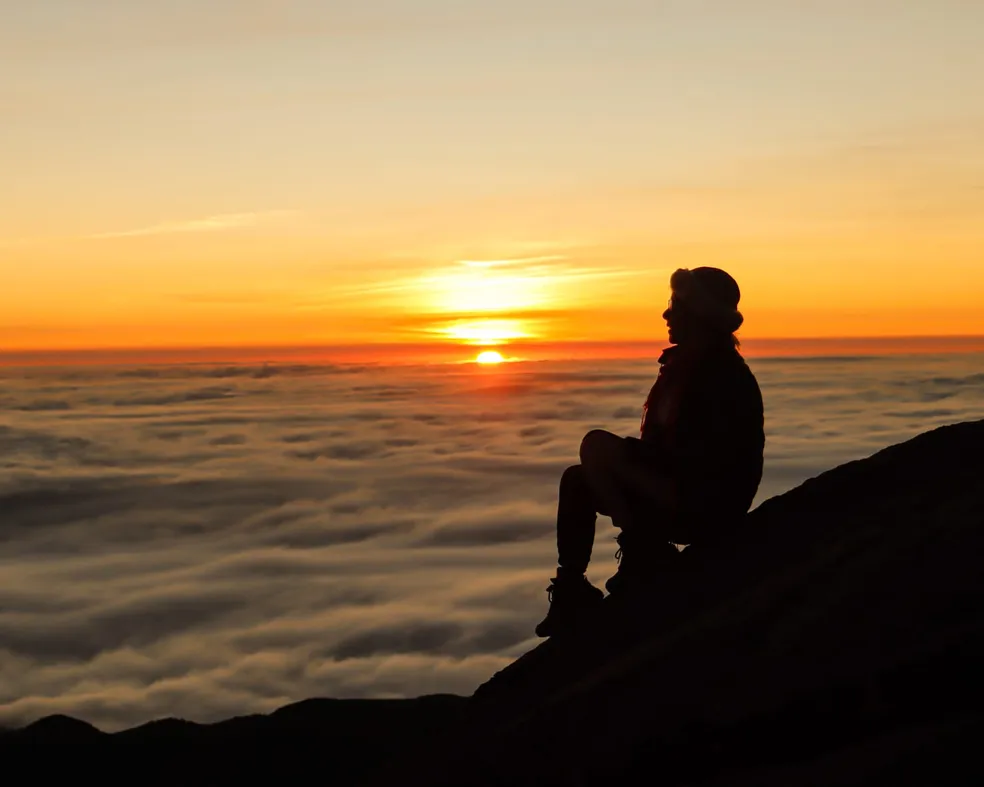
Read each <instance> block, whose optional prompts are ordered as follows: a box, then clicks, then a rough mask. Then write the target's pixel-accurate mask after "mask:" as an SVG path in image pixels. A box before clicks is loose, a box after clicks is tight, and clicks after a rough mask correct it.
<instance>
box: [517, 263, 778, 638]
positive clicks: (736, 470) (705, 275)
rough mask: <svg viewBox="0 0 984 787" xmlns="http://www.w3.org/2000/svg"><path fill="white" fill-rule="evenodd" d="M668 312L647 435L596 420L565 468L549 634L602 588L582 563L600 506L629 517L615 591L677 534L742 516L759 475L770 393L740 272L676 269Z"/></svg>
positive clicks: (663, 560)
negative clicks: (753, 350) (753, 348)
mask: <svg viewBox="0 0 984 787" xmlns="http://www.w3.org/2000/svg"><path fill="white" fill-rule="evenodd" d="M670 288H671V292H672V296H671V298H670V301H669V305H668V308H667V309H666V311H665V312H663V319H664V320H666V325H667V327H668V329H669V340H670V344H671V345H673V346H671V347H669V348H667V349H666V350H664V351H663V353H662V355H661V356H660V357H659V364H660V368H659V373H658V375H657V377H656V382H655V384H654V385H653V387H652V389H651V390H650V392H649V396H648V397H647V399H646V402H645V404H644V405H643V411H642V423H641V426H640V438H641V439H640V438H634V437H619V436H618V435H615V434H612V433H611V432H606V431H602V430H600V429H596V430H594V431H591V432H589V433H588V434H587V435H585V436H584V439H583V440H582V442H581V450H580V458H581V463H580V464H578V465H574V466H572V467H568V468H567V470H566V471H564V474H563V477H562V478H561V480H560V499H559V503H558V507H557V552H558V563H559V566H558V568H557V575H556V576H555V577H554V578H553V579H552V580H551V583H550V587H549V588H547V593H548V597H549V599H550V611H549V613H548V614H547V617H546V618H545V619H544V620H543V621H542V622H541V623H540V624H539V625H538V626H537V627H536V633H537V634H538V635H539V636H541V637H549V636H551V635H553V634H556V633H557V632H558V631H560V630H562V629H564V628H565V627H567V626H569V625H570V624H571V623H572V622H574V621H575V620H577V619H578V618H579V617H580V616H581V615H583V614H584V613H585V612H587V611H589V610H591V609H592V608H594V607H595V606H596V605H597V604H598V603H599V602H600V601H601V600H602V598H603V597H604V593H602V591H601V590H600V589H599V588H596V587H595V586H594V585H592V584H591V583H590V582H589V581H588V579H587V577H585V571H586V570H587V567H588V562H589V561H590V559H591V549H592V547H593V545H594V536H595V521H596V519H597V514H603V515H607V516H610V517H611V519H612V523H613V524H614V525H615V526H616V527H619V528H621V531H622V532H621V533H620V534H619V535H618V538H617V540H618V544H619V550H618V552H617V553H616V559H617V560H618V572H617V573H616V574H615V576H613V577H612V578H611V579H609V580H608V581H607V582H606V583H605V586H606V588H607V589H608V591H609V593H611V594H619V595H621V594H623V593H627V592H631V590H632V589H633V588H638V587H642V586H644V585H645V583H646V582H647V581H648V580H650V579H651V578H652V577H653V576H654V575H658V573H659V571H660V569H661V567H665V566H666V565H667V562H668V561H672V560H674V559H679V554H680V553H679V550H678V549H677V547H676V546H674V545H675V544H688V545H693V544H704V543H708V542H710V541H713V540H714V539H715V538H716V537H717V536H719V535H720V534H723V533H726V532H727V531H729V530H732V529H733V528H734V527H735V526H737V525H738V524H740V522H741V520H742V518H743V517H744V515H745V514H746V513H747V512H748V509H749V508H750V507H751V504H752V500H753V498H754V497H755V493H756V491H757V490H758V486H759V482H760V481H761V479H762V453H763V449H764V445H765V433H764V417H763V407H762V394H761V392H760V391H759V386H758V383H757V382H756V380H755V376H754V375H753V374H752V372H751V370H750V369H749V368H748V366H747V365H746V364H745V360H744V359H743V358H742V356H741V355H740V353H739V352H738V347H739V343H738V339H737V337H736V336H735V331H737V330H738V328H739V327H740V326H741V324H742V322H743V319H744V318H743V317H742V315H741V313H740V312H739V311H738V301H739V300H740V299H741V292H740V290H739V289H738V284H737V282H735V280H734V279H733V278H732V277H731V276H729V275H728V274H727V273H725V272H724V271H722V270H719V269H718V268H695V269H693V270H688V269H685V268H683V269H680V270H677V271H676V272H675V273H674V274H673V276H672V277H671V278H670Z"/></svg>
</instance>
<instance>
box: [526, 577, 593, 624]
mask: <svg viewBox="0 0 984 787" xmlns="http://www.w3.org/2000/svg"><path fill="white" fill-rule="evenodd" d="M557 574H558V576H556V577H554V578H553V579H551V580H550V587H548V588H547V599H548V600H549V601H550V610H549V611H548V612H547V616H546V617H545V618H544V619H543V620H541V621H540V623H539V625H538V626H537V627H536V635H537V636H538V637H552V636H554V635H555V634H557V633H559V632H561V631H564V630H567V629H569V628H571V627H572V626H573V625H574V624H575V623H576V622H577V621H578V620H580V619H581V618H583V617H584V616H585V615H586V614H587V613H589V612H591V610H593V609H596V608H597V607H598V604H600V603H601V600H602V599H603V598H604V597H605V594H604V593H603V592H602V591H601V590H600V589H599V588H596V587H595V586H594V585H592V584H591V583H590V582H589V581H588V578H587V577H586V576H584V574H581V576H579V577H569V578H568V577H564V576H563V575H562V574H561V572H560V571H558V572H557Z"/></svg>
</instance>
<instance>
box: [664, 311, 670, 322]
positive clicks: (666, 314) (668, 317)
mask: <svg viewBox="0 0 984 787" xmlns="http://www.w3.org/2000/svg"><path fill="white" fill-rule="evenodd" d="M663 319H664V320H666V321H667V322H669V321H670V310H669V309H667V310H666V311H665V312H663Z"/></svg>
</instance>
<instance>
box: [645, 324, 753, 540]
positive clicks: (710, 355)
mask: <svg viewBox="0 0 984 787" xmlns="http://www.w3.org/2000/svg"><path fill="white" fill-rule="evenodd" d="M671 353H676V354H677V356H678V357H677V358H673V359H672V360H664V368H665V369H666V370H667V372H668V375H667V376H673V374H674V372H673V371H671V370H672V369H673V367H674V366H676V365H677V363H679V364H680V366H684V365H685V364H686V366H684V368H683V369H681V370H680V375H681V378H682V379H681V380H680V381H679V382H678V383H677V385H678V386H679V390H678V392H677V396H676V398H677V400H678V404H677V405H676V411H675V413H674V417H673V418H672V419H670V420H669V421H661V420H659V419H653V420H652V421H651V422H649V421H647V422H645V423H644V424H643V429H642V440H643V442H646V443H650V444H652V445H653V446H654V447H656V450H657V451H658V455H659V456H660V457H661V458H662V459H661V462H660V464H661V468H662V471H663V473H664V474H666V475H667V476H668V477H670V478H671V479H672V480H673V487H674V491H675V495H674V498H675V499H674V505H673V506H672V511H667V512H666V513H667V514H669V515H670V516H671V517H672V521H668V522H667V523H666V524H667V530H668V532H670V533H671V535H672V538H671V540H673V541H674V542H675V543H680V544H690V543H694V542H695V541H698V540H701V539H706V538H713V537H714V534H715V533H718V532H720V531H721V529H722V528H723V527H727V526H733V525H734V524H735V523H736V521H737V520H738V519H740V518H741V516H742V515H744V514H745V513H746V512H747V511H748V509H749V508H750V507H751V504H752V501H753V499H754V498H755V494H756V492H757V491H758V487H759V483H760V482H761V479H762V470H763V450H764V445H765V430H764V407H763V403H762V394H761V391H760V390H759V386H758V382H757V381H756V379H755V375H754V374H752V371H751V369H749V368H748V365H747V364H746V363H745V360H744V359H743V358H742V356H741V355H740V354H739V352H738V350H737V348H736V347H735V346H734V343H733V342H730V341H729V342H727V343H721V344H718V345H713V346H710V347H706V348H703V349H702V350H697V351H694V352H693V357H692V358H689V359H688V358H685V357H684V356H686V355H688V354H689V351H688V349H687V348H685V347H682V346H678V347H673V348H671V349H670V350H668V351H667V353H664V359H665V356H666V355H667V354H671ZM688 361H689V363H688Z"/></svg>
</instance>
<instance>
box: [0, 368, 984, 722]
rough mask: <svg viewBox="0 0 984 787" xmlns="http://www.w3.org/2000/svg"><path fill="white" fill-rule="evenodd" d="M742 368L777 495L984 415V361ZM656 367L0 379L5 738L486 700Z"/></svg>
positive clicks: (238, 371)
mask: <svg viewBox="0 0 984 787" xmlns="http://www.w3.org/2000/svg"><path fill="white" fill-rule="evenodd" d="M750 364H751V366H752V368H753V370H754V371H755V373H756V375H757V376H758V379H759V382H760V384H761V386H762V389H763V393H764V397H765V402H766V407H767V438H768V439H767V451H766V470H765V478H764V480H763V483H762V487H761V491H760V495H759V500H762V499H765V498H766V497H769V496H771V495H774V494H776V493H779V492H782V491H784V490H786V489H789V488H791V487H792V486H794V485H796V484H797V483H799V482H800V481H802V480H804V479H806V478H808V477H810V476H813V475H816V474H817V473H819V472H821V471H823V470H825V469H828V468H830V467H833V466H835V465H837V464H840V463H842V462H845V461H848V460H851V459H856V458H860V457H863V456H866V455H869V454H871V453H873V452H874V451H876V450H878V449H879V448H882V447H884V446H887V445H889V444H892V443H895V442H898V441H900V440H903V439H906V438H908V437H910V436H913V435H915V434H917V433H919V432H922V431H925V430H927V429H930V428H932V427H935V426H938V425H941V424H945V423H952V422H956V421H962V420H971V419H977V418H982V417H984V356H981V355H952V356H942V357H934V356H918V357H909V358H902V357H896V358H853V359H851V358H846V359H845V358H841V359H837V358H830V359H799V360H796V359H756V360H752V361H750ZM654 373H655V365H654V364H652V363H650V364H641V363H639V362H638V361H632V362H628V361H621V362H619V361H605V362H598V361H592V362H543V363H517V364H507V365H504V366H499V367H489V368H485V367H479V366H476V365H474V364H469V365H443V366H432V367H390V368H385V367H378V366H373V367H358V366H334V367H333V366H277V365H261V366H226V365H194V366H170V367H164V366H161V367H148V368H120V367H108V368H101V369H95V368H65V369H39V368H35V369H11V368H8V369H0V386H2V387H0V467H2V471H0V725H13V726H16V725H19V724H23V723H26V722H29V721H32V720H34V719H36V718H38V717H41V716H45V715H48V714H52V713H67V714H71V715H74V716H77V717H80V718H83V719H86V720H88V721H91V722H93V723H95V724H96V725H97V726H100V727H101V728H103V729H107V730H115V729H120V728H123V727H127V726H132V725H134V724H138V723H141V722H144V721H147V720H150V719H153V718H159V717H163V716H180V717H184V718H189V719H193V720H196V721H212V720H217V719H221V718H226V717H229V716H232V715H237V714H243V713H248V712H264V711H269V710H272V709H274V708H277V707H279V706H281V705H284V704H287V703H289V702H292V701H296V700H300V699H304V698H307V697H314V696H334V697H392V696H416V695H420V694H425V693H432V692H456V693H463V694H464V693H470V692H471V691H472V690H474V689H475V688H476V687H477V686H478V685H479V684H480V683H481V682H482V681H484V680H486V679H487V678H488V677H489V676H490V675H491V674H492V673H493V672H495V671H496V670H498V669H501V668H502V667H504V666H505V665H506V664H508V663H509V662H510V661H511V660H512V659H514V658H515V657H516V656H518V655H520V654H521V653H523V652H525V651H526V650H528V649H529V648H531V647H532V646H534V645H535V644H536V642H537V640H536V639H535V637H534V636H533V626H534V625H535V623H536V622H537V620H539V618H540V617H542V615H543V614H544V612H545V611H546V594H545V593H544V592H543V591H544V588H545V587H546V584H547V580H548V579H549V577H550V576H551V575H552V573H553V566H554V561H555V552H554V516H555V506H556V488H557V481H558V479H559V476H560V474H561V472H562V471H563V469H564V468H565V467H566V466H568V465H569V464H571V463H572V462H573V461H574V460H575V457H576V455H577V447H578V443H579V441H580V438H581V436H582V435H583V434H584V433H585V432H586V431H587V430H589V429H592V428H596V427H601V428H607V429H610V430H612V431H615V432H617V433H620V434H625V435H631V434H637V432H638V423H639V416H640V408H641V403H642V400H643V398H644V397H645V394H646V393H647V391H648V389H649V386H650V385H651V383H652V378H653V375H654ZM615 533H616V531H615V530H614V528H612V527H611V525H610V523H609V520H607V519H604V518H600V519H599V528H598V537H597V539H596V547H595V562H594V563H593V565H592V569H591V572H590V575H591V578H592V579H593V580H595V581H596V582H599V583H600V582H603V581H604V579H605V578H607V577H608V576H609V575H610V574H611V573H612V572H613V571H614V569H615V563H614V560H613V553H614V551H615V543H614V541H613V540H612V539H613V537H614V535H615Z"/></svg>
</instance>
